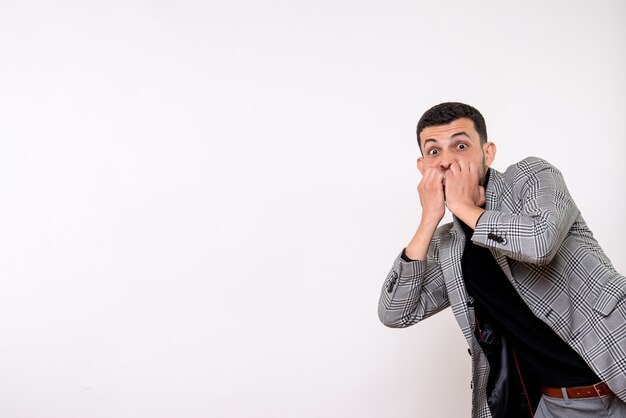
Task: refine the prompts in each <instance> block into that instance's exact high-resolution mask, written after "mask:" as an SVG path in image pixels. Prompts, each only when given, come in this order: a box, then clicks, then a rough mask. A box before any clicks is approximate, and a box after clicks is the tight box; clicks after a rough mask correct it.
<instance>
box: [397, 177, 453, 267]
mask: <svg viewBox="0 0 626 418" xmlns="http://www.w3.org/2000/svg"><path fill="white" fill-rule="evenodd" d="M444 177H445V176H444V174H443V171H441V170H438V169H436V168H431V169H428V170H426V172H425V173H424V175H423V176H422V180H421V181H420V183H419V185H418V186H417V192H418V193H419V196H420V204H421V205H422V220H421V221H420V224H419V226H418V228H417V231H416V232H415V235H414V236H413V238H412V239H411V242H409V245H407V246H406V248H405V254H406V256H407V257H409V258H410V259H412V260H425V259H426V256H427V254H428V247H429V246H430V240H431V239H432V237H433V234H434V233H435V230H436V229H437V225H439V222H441V218H443V215H444V214H445V213H446V203H445V200H444V195H443V180H444Z"/></svg>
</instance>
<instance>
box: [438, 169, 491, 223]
mask: <svg viewBox="0 0 626 418" xmlns="http://www.w3.org/2000/svg"><path fill="white" fill-rule="evenodd" d="M480 175H481V173H480V172H479V168H478V166H477V165H476V164H475V163H467V162H465V161H458V162H454V163H452V164H451V165H450V168H449V169H448V170H447V171H446V173H445V192H446V205H447V207H448V209H449V210H450V212H452V213H453V214H454V215H455V216H456V217H457V218H459V219H461V220H462V221H463V222H464V223H465V224H466V225H468V226H470V227H471V228H475V227H476V222H477V221H478V218H479V217H480V215H481V214H482V213H483V212H484V209H482V208H481V206H482V205H484V204H485V188H484V187H482V186H480V185H479V176H480Z"/></svg>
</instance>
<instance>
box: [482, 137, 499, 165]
mask: <svg viewBox="0 0 626 418" xmlns="http://www.w3.org/2000/svg"><path fill="white" fill-rule="evenodd" d="M483 153H484V154H485V165H486V166H487V167H491V164H492V163H493V160H494V159H495V158H496V144H494V143H493V142H487V143H486V144H485V145H483Z"/></svg>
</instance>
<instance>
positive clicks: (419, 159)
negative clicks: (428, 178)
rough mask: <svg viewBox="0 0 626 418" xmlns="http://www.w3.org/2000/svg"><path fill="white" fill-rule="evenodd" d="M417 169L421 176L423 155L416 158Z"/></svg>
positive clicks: (422, 172)
mask: <svg viewBox="0 0 626 418" xmlns="http://www.w3.org/2000/svg"><path fill="white" fill-rule="evenodd" d="M417 170H418V171H419V172H420V174H421V175H422V176H423V175H424V158H423V157H418V158H417Z"/></svg>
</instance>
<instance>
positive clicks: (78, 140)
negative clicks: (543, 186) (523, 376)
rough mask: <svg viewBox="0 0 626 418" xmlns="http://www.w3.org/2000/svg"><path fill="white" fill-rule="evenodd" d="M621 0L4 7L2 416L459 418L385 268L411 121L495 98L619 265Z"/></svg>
mask: <svg viewBox="0 0 626 418" xmlns="http://www.w3.org/2000/svg"><path fill="white" fill-rule="evenodd" d="M625 20H626V3H625V2H623V1H621V0H613V1H609V0H599V1H594V2H589V1H583V0H577V1H572V0H553V1H539V0H533V1H525V2H503V1H495V0H493V1H478V2H468V1H460V0H459V1H453V0H444V1H428V2H426V1H415V0H414V1H404V0H399V1H391V2H380V1H357V0H332V1H330V0H318V1H315V2H314V1H308V2H305V1H287V0H268V1H263V2H261V1H252V0H235V1H226V0H218V1H208V2H205V1H188V0H187V1H158V0H155V1H143V2H142V1H118V2H116V1H112V2H106V1H105V2H95V1H74V2H70V1H67V2H62V1H7V0H4V1H2V2H1V3H0V199H1V200H0V417H6V418H22V417H27V418H48V417H50V418H57V417H58V418H79V417H80V418H99V417H103V418H109V417H115V418H125V417H150V418H165V417H185V418H186V417H215V418H218V417H219V418H231V417H237V418H240V417H241V418H247V417H267V418H278V417H303V418H304V417H315V418H319V417H332V418H334V417H342V418H343V417H359V418H370V417H371V418H383V417H397V418H400V417H406V418H409V417H429V418H431V417H463V416H469V409H470V388H469V380H470V377H469V367H470V364H469V361H470V358H469V356H468V355H467V352H466V349H467V347H466V344H465V341H464V340H463V338H462V336H461V333H460V331H459V330H458V327H457V325H456V323H455V322H454V319H453V318H452V315H451V313H450V311H449V310H448V311H445V312H443V313H441V314H439V315H437V316H436V317H433V318H431V319H429V320H428V321H425V322H424V323H422V324H419V325H418V326H416V327H413V328H408V329H403V330H393V329H387V328H385V327H384V326H383V325H381V324H380V323H379V321H378V318H377V315H376V309H377V302H378V295H379V289H380V286H381V285H382V282H383V280H384V278H385V276H386V274H387V271H388V269H389V268H390V267H391V264H392V262H393V259H394V258H395V256H396V255H397V253H398V252H399V251H400V250H401V249H402V247H403V246H404V245H406V243H407V242H408V240H409V239H410V237H411V236H412V234H413V232H414V230H415V228H416V227H417V222H418V219H419V213H420V209H419V202H418V199H417V193H416V191H415V187H416V185H417V182H418V180H419V175H418V173H417V170H416V169H415V158H416V157H417V156H418V149H417V145H416V142H415V136H414V129H415V124H416V122H417V120H418V118H419V116H420V115H421V113H422V112H423V111H425V110H426V109H427V108H429V107H430V106H432V105H434V104H437V103H439V102H442V101H449V100H455V101H465V102H468V103H470V104H472V105H474V106H476V107H477V108H478V109H480V110H481V111H482V113H483V114H484V116H485V118H486V120H487V127H488V132H489V135H490V139H491V140H493V141H494V142H496V143H497V145H498V147H499V152H498V155H497V157H496V161H495V164H494V167H495V168H497V169H499V170H504V169H505V168H506V167H507V166H508V165H509V164H512V163H514V162H516V161H517V160H519V159H522V158H523V157H526V156H528V155H536V156H541V157H543V158H546V159H548V160H549V161H550V162H552V163H553V164H555V165H556V166H557V167H559V168H560V169H561V170H562V172H563V174H564V176H565V179H566V181H567V182H568V184H569V187H570V191H571V193H572V194H573V196H574V198H575V200H576V201H577V203H578V205H579V207H580V209H581V211H582V214H583V216H584V217H585V219H586V220H587V221H588V223H589V224H590V226H591V228H592V230H593V231H594V233H595V235H596V237H597V238H598V239H599V241H600V243H601V244H602V246H603V248H604V249H605V251H606V252H607V254H608V255H609V257H610V258H611V259H612V260H613V262H614V264H615V266H616V268H617V269H618V270H619V271H621V272H622V273H624V272H626V257H625V255H624V245H623V244H622V242H621V240H620V238H621V237H623V236H625V235H626V220H625V219H626V216H624V213H626V200H625V198H624V192H625V191H626V188H625V187H624V180H626V168H625V167H626V164H625V163H624V157H625V156H626V145H625V144H626V123H625V115H626V77H625V76H624V74H626V24H625V23H626V22H625Z"/></svg>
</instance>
